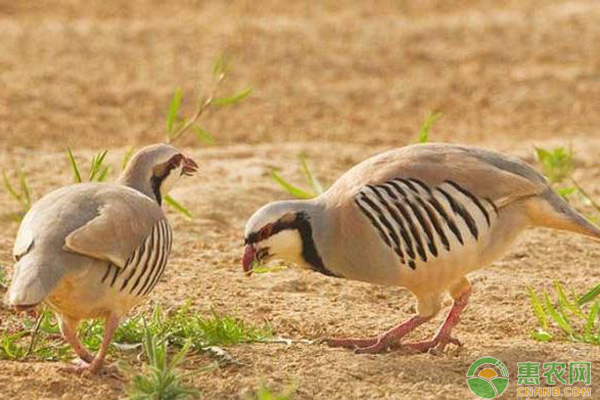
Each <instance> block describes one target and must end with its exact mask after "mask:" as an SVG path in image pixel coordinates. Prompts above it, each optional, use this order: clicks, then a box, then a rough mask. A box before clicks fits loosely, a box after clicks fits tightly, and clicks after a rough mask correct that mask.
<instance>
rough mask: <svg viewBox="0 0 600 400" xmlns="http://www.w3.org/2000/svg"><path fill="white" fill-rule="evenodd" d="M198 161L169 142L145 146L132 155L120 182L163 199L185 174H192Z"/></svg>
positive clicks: (157, 199) (160, 201)
mask: <svg viewBox="0 0 600 400" xmlns="http://www.w3.org/2000/svg"><path fill="white" fill-rule="evenodd" d="M197 170H198V164H196V162H195V161H194V160H192V159H191V158H189V157H186V156H185V155H183V153H181V152H180V151H179V150H177V149H176V148H175V147H173V146H171V145H169V144H155V145H151V146H147V147H144V148H143V149H141V150H139V151H138V152H137V153H135V154H134V155H133V157H132V158H131V160H130V161H129V163H127V167H126V168H125V170H124V171H123V173H122V174H121V177H120V178H119V181H120V182H121V183H123V184H125V185H127V186H130V187H133V188H134V189H137V190H139V191H141V192H142V193H144V194H146V195H148V196H149V197H153V198H154V199H155V200H156V201H157V202H158V203H159V204H161V203H162V198H163V197H164V195H166V194H167V193H168V192H169V190H170V189H171V188H172V187H173V186H174V185H175V183H176V182H177V181H178V180H179V178H181V177H182V176H184V175H187V176H191V175H193V174H194V173H195V172H196V171H197Z"/></svg>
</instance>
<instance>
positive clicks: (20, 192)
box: [2, 171, 31, 221]
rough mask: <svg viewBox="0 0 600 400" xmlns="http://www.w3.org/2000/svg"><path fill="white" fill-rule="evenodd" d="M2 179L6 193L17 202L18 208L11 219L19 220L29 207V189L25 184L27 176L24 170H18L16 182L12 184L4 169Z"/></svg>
mask: <svg viewBox="0 0 600 400" xmlns="http://www.w3.org/2000/svg"><path fill="white" fill-rule="evenodd" d="M2 181H3V183H4V189H5V190H6V192H7V193H8V195H9V196H10V197H11V198H12V199H13V200H15V201H16V202H17V203H18V204H19V207H20V210H19V211H18V212H17V213H16V214H15V215H14V216H13V217H14V218H13V219H15V220H17V221H20V220H21V219H23V217H24V216H25V214H27V211H29V209H30V208H31V191H30V190H29V185H28V184H27V176H26V175H25V173H24V172H21V171H18V172H17V183H16V184H13V183H11V181H10V179H9V178H8V176H7V175H6V171H2Z"/></svg>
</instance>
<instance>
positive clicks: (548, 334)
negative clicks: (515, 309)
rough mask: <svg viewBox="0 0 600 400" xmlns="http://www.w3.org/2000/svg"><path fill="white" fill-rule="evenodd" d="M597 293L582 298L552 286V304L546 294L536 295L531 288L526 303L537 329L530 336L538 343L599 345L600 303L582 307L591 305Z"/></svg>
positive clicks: (563, 288)
mask: <svg viewBox="0 0 600 400" xmlns="http://www.w3.org/2000/svg"><path fill="white" fill-rule="evenodd" d="M599 292H600V289H599V288H598V287H596V288H594V289H592V290H591V291H590V292H588V293H586V294H585V295H584V296H582V297H578V296H577V295H576V294H575V292H574V291H572V290H571V291H569V292H567V290H566V289H565V287H564V286H563V285H561V284H560V282H558V281H555V282H554V296H552V297H554V298H555V299H556V301H555V302H553V301H552V297H551V296H550V294H549V293H548V292H547V291H543V292H542V293H541V295H538V294H537V293H536V292H535V290H533V288H531V287H530V288H528V294H529V299H530V302H531V306H532V309H533V313H534V315H535V316H536V318H537V320H538V323H539V327H538V329H537V331H535V332H533V333H532V337H533V338H534V339H535V340H538V341H543V342H547V341H552V340H557V339H561V338H562V339H566V340H569V341H572V342H585V343H592V344H596V345H600V324H599V323H598V322H599V321H598V310H599V309H600V302H599V301H595V302H594V303H593V304H592V305H591V306H589V307H584V304H586V303H589V302H591V301H593V299H594V298H595V296H597V295H598V294H599Z"/></svg>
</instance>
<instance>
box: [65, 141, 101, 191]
mask: <svg viewBox="0 0 600 400" xmlns="http://www.w3.org/2000/svg"><path fill="white" fill-rule="evenodd" d="M107 153H108V150H104V151H102V152H100V153H98V154H96V155H95V156H93V157H92V162H91V163H90V172H89V175H88V179H87V180H88V181H90V182H93V181H97V182H103V181H104V180H106V177H107V176H108V171H109V168H108V165H104V159H105V158H106V154H107ZM67 158H68V160H69V163H70V164H71V170H72V171H73V179H74V181H75V182H76V183H81V182H83V179H82V177H81V173H80V169H79V166H78V165H77V161H76V160H75V156H74V155H73V151H71V148H67Z"/></svg>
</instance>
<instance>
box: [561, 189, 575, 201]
mask: <svg viewBox="0 0 600 400" xmlns="http://www.w3.org/2000/svg"><path fill="white" fill-rule="evenodd" d="M576 192H577V188H575V187H563V188H558V189H556V193H558V194H559V195H560V196H561V197H564V198H565V199H566V198H568V197H569V196H570V195H572V194H573V193H576Z"/></svg>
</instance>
